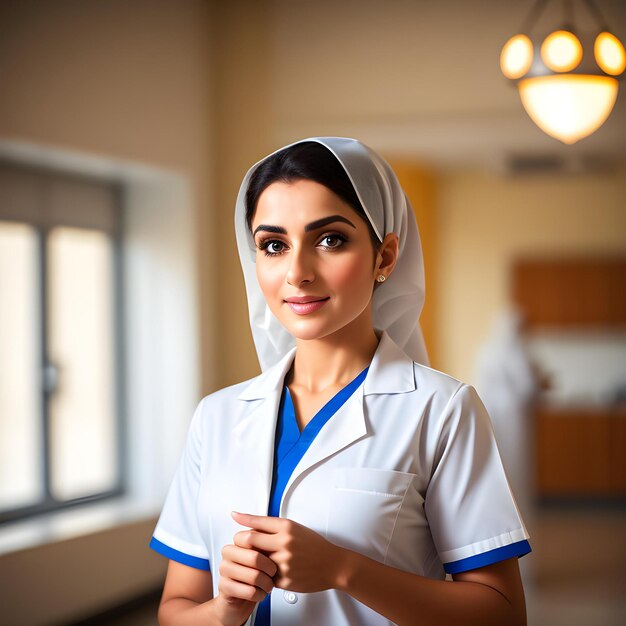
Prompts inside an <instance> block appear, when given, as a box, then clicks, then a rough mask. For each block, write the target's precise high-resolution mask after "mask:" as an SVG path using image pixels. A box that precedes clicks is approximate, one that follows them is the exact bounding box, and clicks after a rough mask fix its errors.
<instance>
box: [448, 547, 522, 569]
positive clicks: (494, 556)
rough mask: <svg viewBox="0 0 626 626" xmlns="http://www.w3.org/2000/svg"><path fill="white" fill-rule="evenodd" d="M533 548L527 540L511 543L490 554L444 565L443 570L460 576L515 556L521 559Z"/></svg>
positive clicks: (489, 552)
mask: <svg viewBox="0 0 626 626" xmlns="http://www.w3.org/2000/svg"><path fill="white" fill-rule="evenodd" d="M531 550H532V548H531V547H530V544H529V543H528V541H527V540H525V539H524V540H523V541H516V542H515V543H510V544H509V545H508V546H502V547H501V548H495V549H494V550H489V551H488V552H483V553H481V554H475V555H474V556H468V557H467V558H466V559H460V560H458V561H452V562H451V563H444V564H443V569H444V570H445V571H446V573H447V574H460V573H461V572H467V571H469V570H471V569H476V568H477V567H484V566H485V565H491V564H492V563H497V562H498V561H504V560H505V559H510V558H512V557H514V556H517V557H520V556H524V555H525V554H528V553H529V552H530V551H531Z"/></svg>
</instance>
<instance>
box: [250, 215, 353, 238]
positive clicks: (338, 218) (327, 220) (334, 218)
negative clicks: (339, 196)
mask: <svg viewBox="0 0 626 626" xmlns="http://www.w3.org/2000/svg"><path fill="white" fill-rule="evenodd" d="M333 222H345V223H346V224H349V225H350V226H352V228H356V226H355V225H354V224H353V223H352V222H351V221H350V220H349V219H347V218H345V217H343V216H342V215H331V216H329V217H323V218H322V219H321V220H315V221H314V222H311V223H310V224H307V225H306V226H305V227H304V232H305V233H308V232H309V231H311V230H316V229H317V228H322V226H327V225H328V224H332V223H333ZM260 230H265V231H267V232H268V233H279V234H281V235H286V234H287V231H286V230H285V229H284V228H283V227H282V226H269V225H267V224H259V225H258V226H257V227H256V228H255V229H254V232H253V233H252V236H253V237H254V235H256V234H257V232H258V231H260Z"/></svg>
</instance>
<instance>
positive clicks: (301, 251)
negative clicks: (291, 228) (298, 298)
mask: <svg viewBox="0 0 626 626" xmlns="http://www.w3.org/2000/svg"><path fill="white" fill-rule="evenodd" d="M289 256H290V259H289V268H288V270H287V276H286V280H287V282H288V283H289V284H290V285H293V286H299V285H301V284H303V283H312V282H313V280H314V279H315V271H314V260H313V258H312V253H311V252H310V251H308V250H306V249H305V248H304V247H303V246H293V248H292V250H291V253H290V255H289Z"/></svg>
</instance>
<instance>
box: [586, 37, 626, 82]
mask: <svg viewBox="0 0 626 626" xmlns="http://www.w3.org/2000/svg"><path fill="white" fill-rule="evenodd" d="M593 53H594V56H595V58H596V62H597V63H598V65H599V66H600V68H601V69H602V70H603V71H604V72H606V73H607V74H610V75H611V76H618V75H619V74H621V73H622V72H623V71H624V69H626V52H624V46H623V45H622V42H621V41H620V40H619V39H618V38H617V37H616V36H615V35H612V34H611V33H607V32H606V31H605V32H603V33H600V34H599V35H598V36H597V37H596V40H595V42H594V44H593Z"/></svg>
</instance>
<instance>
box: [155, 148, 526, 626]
mask: <svg viewBox="0 0 626 626" xmlns="http://www.w3.org/2000/svg"><path fill="white" fill-rule="evenodd" d="M235 213H236V216H235V228H236V232H237V243H238V247H239V254H240V258H241V262H242V266H243V270H244V276H245V280H246V288H247V294H248V305H249V309H250V322H251V327H252V333H253V338H254V341H255V346H256V349H257V353H258V356H259V361H260V363H261V367H262V370H263V373H262V374H260V375H259V376H257V377H256V378H253V379H252V380H249V381H245V382H243V383H239V384H237V385H233V386H231V387H228V388H226V389H222V390H220V391H217V392H215V393H213V394H210V395H209V396H206V397H205V398H204V399H203V400H202V401H201V402H200V404H199V405H198V408H197V409H196V412H195V413H194V416H193V419H192V423H191V426H190V430H189V436H188V440H187V445H186V447H185V450H184V453H183V456H182V458H181V461H180V464H179V467H178V469H177V472H176V475H175V477H174V480H173V482H172V485H171V487H170V490H169V492H168V496H167V499H166V502H165V504H164V507H163V511H162V514H161V517H160V518H159V522H158V524H157V527H156V529H155V532H154V536H153V538H152V541H151V546H152V547H153V548H154V549H156V550H157V551H159V552H161V553H162V554H164V555H166V556H168V557H169V558H170V562H169V566H168V573H167V578H166V581H165V588H164V592H163V597H162V599H161V605H160V608H159V623H160V624H161V625H162V626H165V625H181V626H182V625H186V624H189V625H191V624H225V625H240V624H244V623H245V624H247V625H252V624H255V625H257V626H259V625H266V624H270V623H271V624H272V625H273V626H287V625H293V624H320V625H324V626H344V625H346V626H347V625H358V624H367V625H369V624H372V625H378V624H381V625H382V624H391V623H396V624H420V625H424V626H427V625H430V624H438V625H440V624H455V625H460V626H462V625H470V624H480V625H481V626H485V625H488V624H494V625H495V624H498V625H499V626H502V625H505V624H514V625H516V626H517V625H522V624H525V623H526V616H525V603H524V593H523V588H522V584H521V582H520V577H519V569H518V564H517V557H519V556H522V555H523V554H526V553H527V552H529V551H530V546H529V544H528V541H527V540H528V533H527V532H526V529H525V527H524V524H523V522H522V519H521V517H520V515H519V512H518V510H517V507H516V505H515V502H514V500H513V497H512V495H511V492H510V489H509V485H508V483H507V480H506V476H505V473H504V471H503V469H502V464H501V461H500V457H499V454H498V450H497V447H496V444H495V440H494V437H493V431H492V429H491V425H490V421H489V416H488V415H487V413H486V411H485V409H484V406H483V405H482V403H481V402H480V400H479V398H478V396H477V394H476V392H475V391H474V389H473V388H472V387H470V386H468V385H465V384H463V383H461V382H460V381H458V380H455V379H454V378H452V377H450V376H447V375H445V374H442V373H441V372H437V371H435V370H432V369H430V368H429V367H427V365H426V362H427V357H426V351H425V348H424V344H423V339H422V335H421V332H420V327H419V323H418V318H419V313H420V311H421V307H422V303H423V295H424V277H423V268H422V252H421V245H420V241H419V234H418V230H417V225H416V223H415V218H414V215H413V212H412V209H411V207H410V204H409V203H408V200H407V199H406V196H405V195H404V193H403V191H402V189H401V187H400V185H399V183H398V181H397V178H396V176H395V174H394V173H393V171H392V170H391V168H390V167H389V165H388V164H387V163H386V162H385V161H384V160H383V159H381V158H380V157H379V156H378V155H377V154H376V153H374V152H373V151H372V150H371V149H369V148H368V147H367V146H365V145H363V144H362V143H360V142H358V141H356V140H354V139H345V138H339V137H323V138H321V137H316V138H311V139H308V140H303V141H300V142H296V143H295V144H291V145H290V146H286V147H285V148H283V149H281V150H279V151H277V152H275V153H273V154H271V155H269V156H268V157H266V158H265V159H263V160H262V161H260V162H259V163H257V164H255V165H254V166H253V167H252V168H251V169H250V170H249V172H248V173H247V174H246V176H245V178H244V180H243V182H242V185H241V189H240V192H239V196H238V200H237V206H236V211H235ZM446 572H447V573H448V574H450V575H451V577H452V579H453V582H451V581H447V580H445V574H446Z"/></svg>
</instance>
